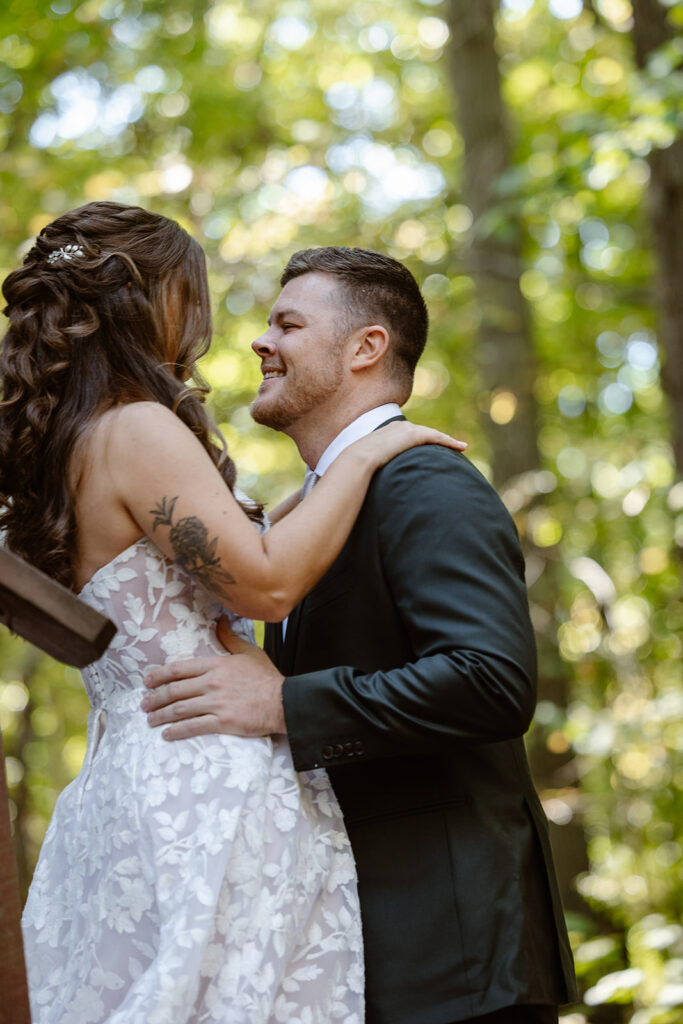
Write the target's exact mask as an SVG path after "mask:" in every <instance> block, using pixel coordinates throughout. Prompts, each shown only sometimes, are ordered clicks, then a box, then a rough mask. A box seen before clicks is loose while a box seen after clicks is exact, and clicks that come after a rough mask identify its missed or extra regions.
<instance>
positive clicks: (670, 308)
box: [633, 0, 683, 476]
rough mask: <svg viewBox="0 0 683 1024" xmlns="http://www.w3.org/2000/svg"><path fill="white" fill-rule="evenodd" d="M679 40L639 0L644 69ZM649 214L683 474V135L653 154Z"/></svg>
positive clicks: (666, 378) (649, 2)
mask: <svg viewBox="0 0 683 1024" xmlns="http://www.w3.org/2000/svg"><path fill="white" fill-rule="evenodd" d="M673 38H674V31H673V29H672V28H671V26H670V24H669V22H668V20H667V11H666V8H664V7H663V6H662V4H661V3H660V2H659V0H633V43H634V47H635V54H636V63H637V65H638V67H639V68H641V69H642V68H644V67H645V66H646V65H647V61H648V58H649V56H650V54H651V53H652V52H653V51H654V50H656V49H658V48H659V47H660V46H662V45H663V44H664V43H666V42H668V41H669V40H671V39H673ZM649 163H650V189H649V197H648V198H649V203H648V205H649V213H650V223H651V225H652V242H653V248H654V250H655V253H656V256H657V264H658V269H657V281H656V284H657V293H658V305H659V337H660V341H661V344H662V348H663V350H664V355H665V363H664V367H663V370H662V386H663V388H664V391H665V393H666V395H667V397H668V399H669V405H670V409H671V417H672V444H673V450H674V457H675V460H676V469H677V472H678V474H679V475H680V476H683V288H681V281H683V242H682V239H683V138H681V137H680V136H679V138H677V139H676V140H675V141H674V142H673V143H672V144H671V145H670V146H668V147H667V148H666V149H656V150H653V152H652V153H651V154H650V158H649Z"/></svg>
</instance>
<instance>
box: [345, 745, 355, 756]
mask: <svg viewBox="0 0 683 1024" xmlns="http://www.w3.org/2000/svg"><path fill="white" fill-rule="evenodd" d="M344 753H345V754H346V756H347V757H353V754H354V750H353V743H345V744H344Z"/></svg>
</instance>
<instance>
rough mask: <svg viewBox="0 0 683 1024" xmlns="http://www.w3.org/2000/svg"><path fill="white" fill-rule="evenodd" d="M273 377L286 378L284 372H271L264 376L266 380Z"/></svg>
mask: <svg viewBox="0 0 683 1024" xmlns="http://www.w3.org/2000/svg"><path fill="white" fill-rule="evenodd" d="M271 377H284V373H283V372H282V370H269V371H268V373H264V374H263V379H264V380H270V379H271Z"/></svg>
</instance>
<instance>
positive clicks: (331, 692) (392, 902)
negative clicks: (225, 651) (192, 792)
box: [266, 445, 575, 1024]
mask: <svg viewBox="0 0 683 1024" xmlns="http://www.w3.org/2000/svg"><path fill="white" fill-rule="evenodd" d="M266 649H267V650H268V653H269V654H270V655H271V657H272V658H273V659H274V660H275V662H276V663H277V664H278V665H279V667H280V670H281V671H282V672H283V673H284V674H285V675H286V677H287V678H286V680H285V684H284V705H285V717H286V720H287V728H288V732H289V741H290V744H291V748H292V753H293V756H294V763H295V766H296V768H297V769H298V770H300V771H303V770H306V769H310V768H314V767H320V766H322V767H326V768H327V769H328V770H329V775H330V778H331V781H332V784H333V786H334V789H335V791H336V793H337V796H338V798H339V802H340V804H341V807H342V810H343V812H344V817H345V821H346V825H347V828H348V831H349V835H350V838H351V843H352V846H353V850H354V854H355V857H356V863H357V867H358V878H359V887H360V897H361V909H362V916H363V932H364V938H365V954H366V971H367V978H366V995H367V1021H368V1024H442V1022H445V1021H454V1020H459V1019H465V1018H468V1017H470V1016H478V1015H480V1014H483V1013H488V1012H491V1011H493V1010H496V1009H499V1008H501V1007H504V1006H510V1005H513V1004H516V1003H522V1004H523V1003H550V1004H558V1003H565V1002H570V1001H572V1000H573V999H574V998H575V989H574V976H573V967H572V958H571V952H570V949H569V943H568V940H567V933H566V930H565V925H564V920H563V916H562V908H561V906H560V900H559V895H558V892H557V886H556V882H555V878H554V872H553V867H552V861H551V855H550V847H549V844H548V833H547V823H546V819H545V816H544V814H543V810H542V808H541V806H540V804H539V801H538V798H537V796H536V792H535V790H534V786H533V784H532V781H531V777H530V774H529V768H528V764H527V759H526V754H525V750H524V743H523V740H522V736H523V734H524V733H525V732H526V730H527V728H528V726H529V723H530V721H531V717H532V714H533V711H534V706H535V700H536V652H535V645H534V638H533V632H532V628H531V624H530V621H529V613H528V602H527V595H526V589H525V585H524V566H523V560H522V554H521V550H520V547H519V541H518V538H517V533H516V530H515V527H514V524H513V522H512V520H511V518H510V516H509V515H508V513H507V511H506V509H505V507H504V506H503V504H502V502H501V501H500V499H499V498H498V496H497V495H496V493H495V491H494V490H493V488H492V487H491V486H490V485H489V484H488V483H487V481H486V480H485V479H484V478H483V477H482V476H481V474H480V473H479V472H478V471H477V470H476V469H474V468H473V467H472V465H471V464H470V463H469V462H468V461H467V459H465V458H464V457H463V456H461V455H459V454H457V453H455V452H453V451H450V450H448V449H446V448H442V447H438V446H435V445H427V446H425V447H420V448H413V449H411V450H410V451H407V452H404V453H403V454H402V455H399V456H398V457H397V458H395V459H394V460H393V461H392V462H390V463H389V464H388V465H387V466H385V467H384V468H383V469H381V470H380V471H379V472H378V473H377V474H376V476H375V478H374V479H373V482H372V484H371V487H370V490H369V492H368V496H367V498H366V501H365V503H364V505H363V508H362V510H361V512H360V514H359V516H358V519H357V521H356V524H355V526H354V528H353V531H352V533H351V535H350V537H349V539H348V541H347V543H346V545H345V547H344V549H343V551H342V552H341V554H340V555H339V557H338V558H337V560H336V562H335V563H334V564H333V566H332V567H331V568H330V570H329V572H328V573H327V574H326V575H325V576H324V577H323V578H322V579H321V580H320V582H319V583H318V584H317V585H316V586H315V587H314V588H313V590H312V591H311V593H310V594H309V595H308V596H307V597H306V598H305V600H304V601H303V602H302V603H301V604H300V605H299V606H298V607H297V608H296V609H295V610H294V611H293V613H292V615H291V616H290V619H289V623H288V627H287V636H286V642H285V644H284V646H283V644H282V633H281V627H280V624H277V625H271V626H268V627H267V630H266Z"/></svg>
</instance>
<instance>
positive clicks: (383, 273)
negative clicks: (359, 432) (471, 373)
mask: <svg viewBox="0 0 683 1024" xmlns="http://www.w3.org/2000/svg"><path fill="white" fill-rule="evenodd" d="M312 273H323V274H332V275H333V276H334V277H336V278H338V279H339V281H340V282H341V283H342V284H343V290H342V293H341V294H342V297H343V303H344V305H343V312H344V314H345V316H346V319H347V326H348V328H349V330H354V329H355V328H356V327H361V326H363V324H372V323H378V324H381V325H382V326H383V327H386V329H387V330H388V332H389V337H390V339H391V345H390V349H389V353H390V360H389V364H388V365H389V368H390V372H391V373H392V374H393V375H394V376H395V377H396V378H397V380H398V381H399V382H400V384H401V387H402V390H403V392H404V394H405V398H404V399H403V401H406V400H407V398H408V397H409V395H410V392H411V390H412V387H413V376H414V374H415V367H416V365H417V361H418V359H419V358H420V356H421V355H422V352H423V351H424V347H425V344H426V342H427V330H428V326H429V317H428V314H427V307H426V305H425V301H424V299H423V298H422V294H421V293H420V289H419V287H418V284H417V281H416V280H415V278H414V277H413V275H412V274H411V273H410V271H409V270H408V268H407V267H404V266H403V264H402V263H399V262H398V260H395V259H392V257H391V256H384V255H383V254H382V253H380V252H371V251H370V250H369V249H351V248H347V247H346V246H336V245H330V246H325V247H321V248H318V249H300V250H299V252H295V253H294V255H293V256H292V257H291V258H290V260H289V262H288V264H287V266H286V267H285V269H284V271H283V272H282V277H281V278H280V284H281V285H282V287H284V286H285V285H286V284H287V282H288V281H291V280H292V278H295V277H300V276H301V275H302V274H312Z"/></svg>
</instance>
